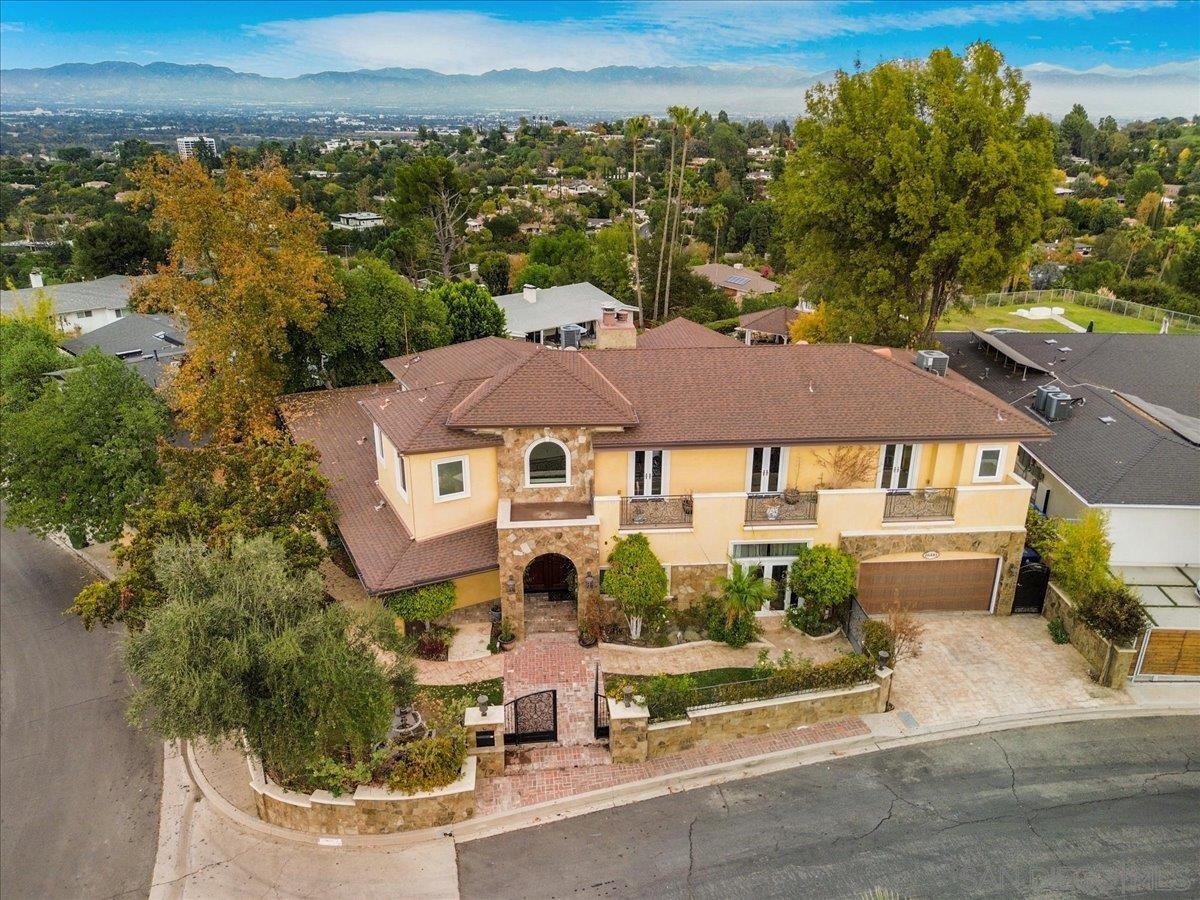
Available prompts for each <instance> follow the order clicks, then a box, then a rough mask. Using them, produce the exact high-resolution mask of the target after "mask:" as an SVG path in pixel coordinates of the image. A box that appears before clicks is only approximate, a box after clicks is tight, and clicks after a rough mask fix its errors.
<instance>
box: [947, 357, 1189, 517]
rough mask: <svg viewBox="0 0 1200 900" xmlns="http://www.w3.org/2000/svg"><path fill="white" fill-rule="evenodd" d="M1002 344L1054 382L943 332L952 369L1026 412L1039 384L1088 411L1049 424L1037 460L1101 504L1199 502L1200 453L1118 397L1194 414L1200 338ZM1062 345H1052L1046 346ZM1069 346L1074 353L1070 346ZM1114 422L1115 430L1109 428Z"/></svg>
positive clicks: (1035, 452)
mask: <svg viewBox="0 0 1200 900" xmlns="http://www.w3.org/2000/svg"><path fill="white" fill-rule="evenodd" d="M993 337H994V338H996V339H997V340H1000V341H1002V342H1004V343H1005V344H1006V345H1008V346H1009V347H1011V348H1012V349H1014V350H1015V351H1017V352H1018V353H1020V354H1022V355H1023V356H1026V357H1028V358H1030V359H1032V360H1034V361H1035V362H1038V363H1039V364H1043V365H1044V367H1045V368H1046V369H1047V370H1049V372H1050V373H1051V374H1048V375H1038V374H1034V373H1030V374H1029V375H1028V377H1026V378H1022V371H1021V370H1020V369H1017V370H1016V371H1013V370H1012V368H1011V367H1009V368H1005V367H1004V366H1003V365H1002V364H1001V362H1000V360H999V359H998V358H997V357H996V356H995V354H994V352H993V353H992V354H991V355H990V356H989V355H987V354H985V353H984V350H983V348H982V347H981V345H980V343H979V342H978V341H977V340H976V339H975V338H974V337H973V336H972V335H970V334H960V333H954V334H948V333H947V334H939V335H938V339H939V340H940V341H941V344H942V349H943V350H945V351H946V352H947V353H949V354H950V367H951V368H952V369H953V370H954V371H956V372H958V373H960V374H961V375H963V376H965V377H967V378H969V379H971V381H973V382H974V383H975V384H979V385H982V386H983V387H985V388H987V389H988V390H990V391H991V392H992V393H994V394H996V395H997V396H998V397H1000V398H1001V399H1003V400H1005V401H1007V402H1009V403H1011V404H1012V405H1013V406H1016V407H1019V408H1021V409H1024V410H1028V408H1029V406H1030V403H1031V398H1032V394H1033V392H1034V391H1035V390H1036V389H1037V386H1038V385H1040V384H1049V383H1051V382H1056V383H1057V384H1059V385H1060V386H1062V388H1063V390H1064V391H1066V392H1067V393H1068V394H1070V395H1071V396H1072V397H1082V398H1083V400H1084V404H1083V405H1082V406H1081V407H1078V408H1077V409H1076V410H1075V413H1074V415H1073V416H1072V417H1071V418H1070V419H1067V420H1065V421H1062V422H1051V423H1047V424H1048V426H1049V428H1050V429H1051V430H1052V431H1053V432H1054V437H1053V438H1051V439H1050V440H1049V441H1045V442H1042V443H1039V444H1038V445H1037V446H1035V447H1032V448H1030V452H1031V453H1032V454H1033V455H1034V456H1035V457H1036V458H1037V459H1038V460H1039V461H1040V462H1041V463H1042V464H1044V465H1045V466H1047V467H1048V468H1049V469H1050V470H1052V471H1053V472H1054V474H1056V475H1057V476H1058V477H1059V478H1061V479H1062V480H1063V481H1065V482H1066V483H1067V484H1069V485H1070V486H1071V488H1072V489H1073V490H1075V491H1076V492H1077V493H1078V494H1079V495H1080V496H1081V497H1083V498H1084V499H1085V500H1087V501H1088V502H1089V503H1095V504H1150V505H1166V506H1192V505H1197V504H1200V447H1197V446H1196V445H1194V444H1192V443H1190V442H1189V441H1187V440H1186V439H1185V438H1184V437H1182V436H1180V435H1179V434H1176V433H1175V432H1173V431H1172V430H1171V429H1170V428H1167V427H1165V426H1164V425H1162V424H1160V423H1159V422H1156V421H1155V420H1154V419H1152V418H1150V417H1149V416H1147V415H1144V414H1143V413H1142V412H1139V411H1138V410H1137V409H1136V408H1135V407H1134V406H1133V405H1132V404H1130V403H1128V402H1126V401H1125V400H1123V399H1122V398H1121V397H1120V396H1119V395H1118V393H1117V392H1120V393H1126V394H1132V395H1135V396H1137V397H1138V398H1141V399H1143V400H1145V401H1148V402H1149V403H1152V404H1156V405H1159V406H1165V407H1168V408H1170V409H1172V410H1174V411H1175V412H1177V413H1181V414H1183V415H1185V416H1196V415H1197V409H1198V407H1200V388H1198V387H1197V385H1198V384H1200V381H1198V377H1197V368H1196V361H1197V360H1200V337H1190V336H1186V335H1153V334H1053V335H1051V334H1005V335H999V336H995V335H994V336H993ZM1048 340H1054V341H1056V343H1053V344H1048V343H1046V341H1048ZM1068 347H1069V348H1070V350H1067V349H1065V348H1068ZM1101 417H1107V418H1111V419H1112V421H1111V422H1103V421H1101Z"/></svg>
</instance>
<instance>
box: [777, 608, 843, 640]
mask: <svg viewBox="0 0 1200 900" xmlns="http://www.w3.org/2000/svg"><path fill="white" fill-rule="evenodd" d="M784 616H785V618H786V619H787V623H788V624H789V625H791V626H792V627H793V628H798V629H800V630H801V631H803V632H804V633H805V634H808V635H811V636H813V637H821V636H822V635H826V634H831V633H832V632H834V631H837V629H838V618H837V617H836V616H835V615H833V611H832V610H831V609H823V608H821V607H819V606H817V605H816V604H809V603H804V604H802V605H800V606H791V607H789V608H788V611H787V612H786V613H784Z"/></svg>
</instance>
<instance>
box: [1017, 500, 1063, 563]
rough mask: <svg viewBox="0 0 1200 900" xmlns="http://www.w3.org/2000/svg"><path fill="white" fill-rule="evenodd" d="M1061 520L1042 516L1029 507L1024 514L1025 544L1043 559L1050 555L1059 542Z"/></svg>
mask: <svg viewBox="0 0 1200 900" xmlns="http://www.w3.org/2000/svg"><path fill="white" fill-rule="evenodd" d="M1061 528H1062V519H1057V518H1055V517H1053V516H1044V515H1042V514H1041V513H1040V512H1038V510H1037V509H1036V508H1035V507H1033V506H1031V507H1029V510H1028V511H1027V512H1026V513H1025V543H1026V544H1028V545H1029V546H1030V547H1032V548H1033V549H1034V550H1036V551H1037V552H1038V553H1039V554H1041V555H1042V556H1043V557H1047V556H1049V555H1050V552H1051V551H1052V550H1053V549H1054V546H1055V544H1057V543H1058V540H1059V531H1060V529H1061Z"/></svg>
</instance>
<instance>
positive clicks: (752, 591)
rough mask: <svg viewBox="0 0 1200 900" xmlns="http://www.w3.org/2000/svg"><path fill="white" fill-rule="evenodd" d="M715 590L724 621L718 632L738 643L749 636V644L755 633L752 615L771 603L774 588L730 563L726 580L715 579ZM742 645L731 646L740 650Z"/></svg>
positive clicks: (742, 568) (721, 578)
mask: <svg viewBox="0 0 1200 900" xmlns="http://www.w3.org/2000/svg"><path fill="white" fill-rule="evenodd" d="M717 587H719V588H720V590H721V596H720V598H719V599H718V601H717V605H718V606H719V607H720V612H721V615H722V616H723V617H724V621H723V622H722V623H721V626H720V628H719V630H720V631H722V632H723V633H724V634H725V635H726V637H727V638H728V637H729V636H730V635H732V636H733V637H734V639H735V640H741V639H742V638H743V637H745V636H746V635H749V637H748V638H747V640H749V639H750V638H752V637H753V636H754V632H755V628H754V614H755V613H757V612H758V611H759V610H760V609H762V608H763V606H765V605H766V604H768V603H770V602H771V600H772V598H774V596H775V587H774V586H773V585H772V584H770V583H769V582H767V581H766V580H765V579H763V578H762V577H761V576H758V575H755V574H754V573H753V572H751V571H750V570H749V569H747V568H744V567H743V566H742V565H741V563H736V562H735V563H733V570H732V572H730V574H729V575H728V576H722V577H720V578H718V579H717ZM747 623H749V627H747ZM745 643H746V641H742V643H741V644H737V645H735V646H739V647H740V646H744V644H745Z"/></svg>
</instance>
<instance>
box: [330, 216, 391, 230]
mask: <svg viewBox="0 0 1200 900" xmlns="http://www.w3.org/2000/svg"><path fill="white" fill-rule="evenodd" d="M385 224H387V223H386V222H385V221H384V219H383V216H381V215H380V214H379V213H373V212H348V213H340V214H339V215H338V217H337V221H336V222H334V223H333V227H334V228H344V229H348V230H357V229H360V228H378V227H380V226H381V225H385Z"/></svg>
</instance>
